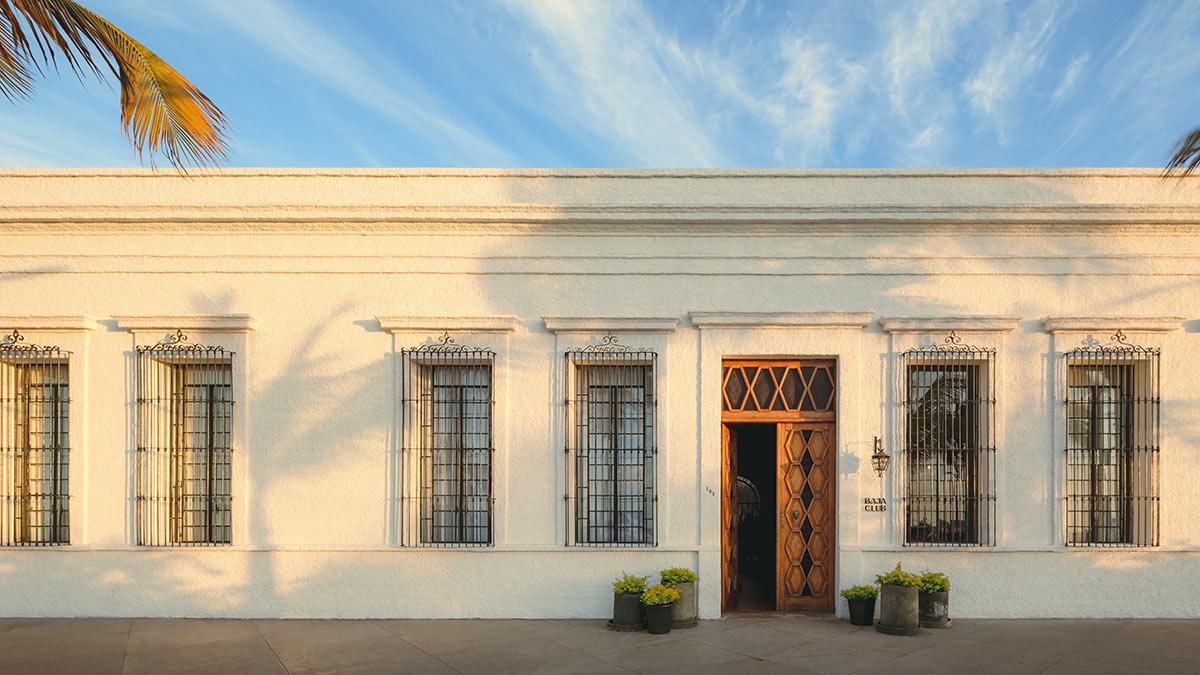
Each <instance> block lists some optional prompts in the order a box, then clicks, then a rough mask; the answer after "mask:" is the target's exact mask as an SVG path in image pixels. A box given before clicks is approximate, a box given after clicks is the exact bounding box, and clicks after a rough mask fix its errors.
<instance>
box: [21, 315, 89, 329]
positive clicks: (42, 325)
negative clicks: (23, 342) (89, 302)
mask: <svg viewBox="0 0 1200 675" xmlns="http://www.w3.org/2000/svg"><path fill="white" fill-rule="evenodd" d="M95 328H96V320H95V319H94V318H92V317H90V316H30V315H24V316H0V332H6V331H10V330H42V331H48V332H55V333H71V332H78V331H90V330H95Z"/></svg>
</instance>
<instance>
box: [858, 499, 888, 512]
mask: <svg viewBox="0 0 1200 675" xmlns="http://www.w3.org/2000/svg"><path fill="white" fill-rule="evenodd" d="M863 511H874V512H882V511H887V498H886V497H863Z"/></svg>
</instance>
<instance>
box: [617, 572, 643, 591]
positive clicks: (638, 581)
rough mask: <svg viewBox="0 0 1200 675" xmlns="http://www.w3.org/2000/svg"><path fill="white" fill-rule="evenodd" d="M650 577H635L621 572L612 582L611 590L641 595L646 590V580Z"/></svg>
mask: <svg viewBox="0 0 1200 675" xmlns="http://www.w3.org/2000/svg"><path fill="white" fill-rule="evenodd" d="M649 578H650V577H635V576H633V575H631V574H628V573H624V572H623V573H621V578H620V579H617V580H616V581H614V582H613V591H614V592H617V593H628V594H632V595H641V594H642V593H645V592H646V581H647V580H648V579H649Z"/></svg>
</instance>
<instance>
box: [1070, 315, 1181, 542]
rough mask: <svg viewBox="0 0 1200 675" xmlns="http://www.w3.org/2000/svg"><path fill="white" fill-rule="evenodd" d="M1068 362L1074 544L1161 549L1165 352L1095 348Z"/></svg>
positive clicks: (1075, 353) (1119, 341)
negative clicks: (1161, 405)
mask: <svg viewBox="0 0 1200 675" xmlns="http://www.w3.org/2000/svg"><path fill="white" fill-rule="evenodd" d="M1065 357H1066V359H1065V360H1066V391H1067V399H1066V430H1067V439H1066V453H1067V456H1066V479H1067V495H1066V502H1067V503H1066V525H1067V534H1066V542H1067V545H1068V546H1157V545H1158V519H1159V511H1158V456H1159V445H1158V435H1159V433H1158V427H1159V393H1158V382H1159V366H1158V359H1159V350H1158V349H1157V348H1147V347H1141V346H1138V345H1132V344H1130V343H1129V342H1128V340H1127V339H1126V338H1125V336H1124V335H1123V334H1122V333H1121V332H1120V331H1118V332H1117V333H1116V335H1114V336H1113V341H1112V343H1111V344H1107V345H1097V344H1088V345H1084V346H1081V347H1079V348H1078V349H1074V350H1072V351H1069V352H1067V353H1066V354H1065Z"/></svg>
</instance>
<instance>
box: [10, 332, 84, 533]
mask: <svg viewBox="0 0 1200 675" xmlns="http://www.w3.org/2000/svg"><path fill="white" fill-rule="evenodd" d="M69 361H70V352H65V351H62V350H60V349H59V348H58V347H45V346H41V345H35V344H25V337H24V336H23V335H21V334H20V333H19V332H18V331H15V330H14V331H13V332H12V333H11V334H9V335H7V336H5V337H4V338H3V339H0V545H3V546H48V545H53V544H68V543H70V542H71V525H70V492H69V490H68V485H69V483H68V468H69V464H68V455H69V450H70V443H69V434H68V433H67V427H68V421H69V410H70V402H71V398H70V388H69V384H68V378H69V374H70V372H69V371H70V365H69Z"/></svg>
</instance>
